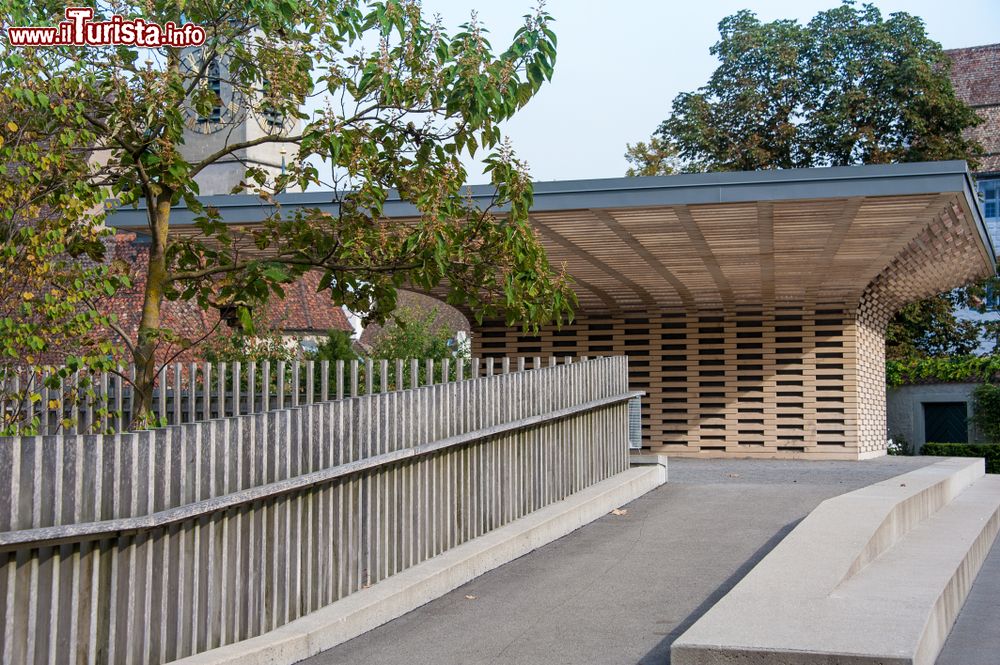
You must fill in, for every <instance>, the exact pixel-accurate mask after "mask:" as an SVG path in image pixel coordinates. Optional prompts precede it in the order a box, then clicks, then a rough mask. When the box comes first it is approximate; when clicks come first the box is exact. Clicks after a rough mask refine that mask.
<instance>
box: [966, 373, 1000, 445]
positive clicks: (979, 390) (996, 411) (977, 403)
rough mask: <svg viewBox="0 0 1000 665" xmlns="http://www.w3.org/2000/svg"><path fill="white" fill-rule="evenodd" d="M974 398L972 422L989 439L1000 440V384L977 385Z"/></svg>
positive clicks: (973, 392)
mask: <svg viewBox="0 0 1000 665" xmlns="http://www.w3.org/2000/svg"><path fill="white" fill-rule="evenodd" d="M972 400H973V404H972V422H973V423H974V424H975V425H976V427H977V428H979V431H980V433H981V434H982V435H983V438H985V439H986V440H987V441H1000V385H996V384H994V383H983V384H981V385H979V386H977V387H976V389H975V390H973V391H972Z"/></svg>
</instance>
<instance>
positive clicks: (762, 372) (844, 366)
mask: <svg viewBox="0 0 1000 665" xmlns="http://www.w3.org/2000/svg"><path fill="white" fill-rule="evenodd" d="M975 191H976V190H975V189H974V186H973V182H972V179H971V176H970V175H969V172H968V169H967V166H966V164H965V162H959V161H953V162H927V163H912V164H895V165H884V166H854V167H835V168H818V169H794V170H775V171H761V172H748V173H743V172H737V173H708V174H686V175H676V176H661V177H647V178H615V179H607V180H581V181H565V182H545V183H537V184H536V185H535V197H534V207H533V209H532V214H531V219H532V222H533V223H534V225H535V226H536V227H537V229H538V230H539V233H540V237H541V240H542V242H543V244H544V245H545V248H546V250H547V251H548V255H549V258H550V260H551V261H552V262H553V263H554V264H556V265H559V264H562V263H565V264H566V266H567V269H568V271H569V273H570V274H571V275H572V277H573V278H574V280H575V288H576V291H577V294H578V296H579V308H578V312H577V317H576V319H575V321H574V322H573V323H572V324H570V325H565V326H563V327H562V328H561V329H559V330H556V329H543V330H542V331H541V332H540V334H538V335H528V334H524V333H523V332H522V331H521V330H520V329H519V328H511V327H508V326H506V325H504V324H503V323H502V322H496V321H487V322H484V323H483V325H481V326H474V329H473V353H474V354H475V355H482V356H494V357H501V356H515V357H517V356H527V357H536V356H547V355H558V356H568V355H572V356H596V355H622V354H625V355H628V357H629V368H630V376H631V383H632V386H631V387H632V388H633V389H636V390H644V391H646V393H647V395H646V397H645V399H644V402H643V410H642V413H643V435H644V445H645V446H646V447H649V448H650V449H652V450H653V451H655V452H665V453H668V454H673V455H692V456H736V457H808V458H817V459H864V458H868V457H874V456H878V455H882V454H884V453H885V449H886V426H885V367H884V364H885V329H886V325H887V323H888V322H889V320H890V318H891V317H892V315H893V314H894V313H895V312H896V311H897V310H898V309H899V308H900V307H901V306H903V305H905V304H906V303H909V302H912V301H914V300H918V299H920V298H925V297H928V296H931V295H934V294H936V293H940V292H943V291H947V290H950V289H953V288H955V287H958V286H962V285H964V284H967V283H969V282H971V281H974V280H978V279H982V278H985V277H987V276H989V275H992V274H994V272H995V270H996V257H995V250H994V248H993V245H992V244H991V241H990V238H989V236H988V234H987V232H986V228H985V226H984V222H983V216H982V212H981V210H980V207H979V203H978V200H977V197H976V194H975ZM471 192H472V196H473V198H474V200H478V201H482V202H483V203H485V202H486V201H488V200H489V199H490V198H491V196H492V191H491V189H490V188H489V187H487V186H474V187H472V188H471ZM278 200H279V201H280V202H281V205H282V208H283V210H286V211H287V210H289V209H292V208H295V207H305V208H319V209H322V210H325V211H326V212H330V213H333V214H336V204H335V203H332V202H331V195H330V193H329V192H306V193H299V194H284V195H281V196H279V197H278ZM203 201H204V203H206V204H208V205H211V206H214V207H216V208H218V210H219V212H220V213H221V215H222V219H223V220H224V221H225V222H227V223H232V224H234V225H248V224H253V223H254V222H255V221H259V220H260V219H262V218H263V217H265V216H266V215H268V214H270V213H271V212H272V211H273V210H272V208H271V206H270V205H269V204H267V203H265V202H264V201H262V200H261V199H259V198H258V197H256V196H251V195H228V196H214V197H203ZM414 212H415V211H414V208H413V207H412V206H411V205H410V204H408V203H406V202H404V201H400V200H399V199H398V198H397V199H395V200H390V201H389V203H388V204H387V205H386V208H385V213H386V215H388V216H390V217H398V218H407V217H412V216H413V215H414ZM191 218H192V215H191V213H190V212H189V211H187V210H175V211H174V213H173V217H172V226H173V227H174V228H178V227H181V229H182V232H183V231H184V229H183V227H184V226H185V225H188V226H190V221H191ZM109 220H110V221H109V223H110V224H111V225H113V226H116V227H118V228H123V229H128V230H132V231H137V232H139V233H141V232H142V229H143V228H144V227H145V225H146V216H145V212H144V211H143V210H142V209H141V208H140V209H138V210H132V209H120V210H118V211H116V212H114V213H113V214H112V215H111V216H110V218H109ZM187 231H188V232H190V229H188V230H187Z"/></svg>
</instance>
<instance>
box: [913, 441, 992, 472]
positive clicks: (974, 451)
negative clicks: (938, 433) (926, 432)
mask: <svg viewBox="0 0 1000 665" xmlns="http://www.w3.org/2000/svg"><path fill="white" fill-rule="evenodd" d="M920 454H921V455H934V456H935V457H983V458H985V459H986V473H1000V443H925V444H924V445H923V446H922V447H921V448H920Z"/></svg>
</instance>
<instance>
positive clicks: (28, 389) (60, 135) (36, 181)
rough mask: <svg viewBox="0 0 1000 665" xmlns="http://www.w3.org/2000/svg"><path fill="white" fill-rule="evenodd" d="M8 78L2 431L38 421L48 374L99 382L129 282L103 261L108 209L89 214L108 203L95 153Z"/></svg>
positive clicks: (52, 382) (0, 181)
mask: <svg viewBox="0 0 1000 665" xmlns="http://www.w3.org/2000/svg"><path fill="white" fill-rule="evenodd" d="M8 81H9V76H8V73H7V72H6V71H3V70H0V82H2V83H4V85H3V86H2V88H0V117H2V118H4V119H5V122H4V124H3V126H0V379H6V380H4V381H3V382H2V383H0V402H5V401H6V402H7V403H6V404H4V405H3V406H0V434H8V435H9V434H15V433H30V432H33V431H34V430H35V428H36V427H37V425H38V423H37V422H30V419H29V418H27V417H26V413H25V410H24V406H25V405H26V404H28V403H34V402H36V401H37V400H38V399H40V398H41V393H40V389H41V387H42V386H41V381H42V380H43V379H42V377H43V376H44V377H45V379H44V381H45V383H46V385H47V386H48V387H49V388H51V389H59V388H60V387H61V385H62V382H63V381H64V380H66V379H69V378H70V374H75V373H77V372H84V373H85V375H84V376H83V377H82V378H80V377H77V378H76V379H74V381H73V382H72V383H73V384H74V388H73V390H74V391H75V393H74V395H75V396H76V397H79V396H80V391H81V390H83V391H87V390H89V389H90V386H89V385H88V382H89V379H88V376H87V375H86V373H87V372H88V370H90V371H100V370H107V369H110V367H111V365H112V364H113V363H112V362H111V360H112V357H113V344H111V342H110V341H109V340H107V339H106V338H105V337H103V335H102V333H104V332H105V331H106V329H107V326H108V325H109V324H112V323H113V317H110V316H106V315H102V314H101V313H100V311H99V310H100V304H101V303H102V301H103V300H105V299H106V298H107V297H108V296H110V295H112V294H114V293H115V291H116V290H117V289H118V288H119V287H120V286H127V285H128V280H127V277H126V276H125V274H124V273H125V271H124V269H123V267H121V266H114V265H107V264H104V263H102V259H103V252H104V245H103V243H102V236H103V235H105V234H106V231H105V230H103V229H102V228H101V226H100V224H99V219H98V217H99V216H96V215H95V216H87V215H83V214H82V213H83V212H85V211H86V210H88V209H92V208H94V207H95V206H96V207H97V208H98V209H100V208H101V207H102V205H101V197H100V192H99V189H98V188H97V187H95V186H93V185H91V184H90V183H88V182H87V179H88V178H87V177H88V175H89V170H90V169H89V164H88V159H87V157H88V155H87V154H85V153H81V152H79V151H76V150H73V149H71V148H70V145H71V144H72V142H73V141H74V139H75V138H76V137H75V135H74V134H73V133H72V131H71V130H66V129H65V128H59V127H56V126H54V125H52V124H50V123H46V122H45V118H44V117H41V116H38V115H35V114H33V113H31V112H30V109H29V108H28V106H27V105H26V104H25V103H24V100H23V99H17V98H15V97H14V96H13V95H12V94H11V90H10V89H9V88H8V87H7V85H6V84H7V82H8ZM42 101H46V100H44V99H43V100H42ZM53 108H54V110H55V111H56V112H59V111H65V106H63V107H56V106H53ZM67 218H69V219H74V220H78V221H77V222H76V223H72V224H66V223H64V219H67ZM56 363H57V364H56ZM29 367H33V368H34V369H33V370H31V371H28V368H29ZM13 377H17V378H18V379H19V381H18V383H17V384H15V383H14V381H13ZM57 394H58V397H57V399H59V400H62V399H64V398H69V399H72V398H73V397H74V395H70V394H62V393H57Z"/></svg>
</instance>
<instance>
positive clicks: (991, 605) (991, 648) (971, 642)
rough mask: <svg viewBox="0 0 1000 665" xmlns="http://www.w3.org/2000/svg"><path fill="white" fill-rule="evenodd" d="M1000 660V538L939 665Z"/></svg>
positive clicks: (984, 664) (989, 664)
mask: <svg viewBox="0 0 1000 665" xmlns="http://www.w3.org/2000/svg"><path fill="white" fill-rule="evenodd" d="M997 663H1000V538H998V539H997V540H996V542H994V543H993V549H991V550H990V553H989V555H988V556H987V557H986V561H984V562H983V567H982V568H980V569H979V576H978V577H977V578H976V581H975V583H974V584H973V585H972V591H971V592H970V593H969V597H968V598H966V599H965V605H963V606H962V611H961V612H959V614H958V620H957V621H955V625H954V626H953V627H952V629H951V634H949V635H948V641H947V642H945V643H944V648H943V649H941V655H940V656H938V660H937V665H997Z"/></svg>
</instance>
